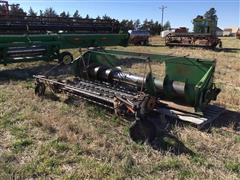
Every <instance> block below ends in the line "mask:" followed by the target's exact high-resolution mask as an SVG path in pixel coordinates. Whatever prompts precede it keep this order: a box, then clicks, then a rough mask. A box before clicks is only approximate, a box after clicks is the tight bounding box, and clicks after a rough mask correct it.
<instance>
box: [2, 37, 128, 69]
mask: <svg viewBox="0 0 240 180" xmlns="http://www.w3.org/2000/svg"><path fill="white" fill-rule="evenodd" d="M127 44H128V34H36V35H0V64H5V65H6V64H8V63H17V62H29V61H37V60H45V61H51V60H54V59H58V60H59V62H60V63H64V64H69V63H71V62H72V60H73V55H72V54H71V53H70V52H69V51H63V52H62V50H64V49H77V48H88V47H98V46H113V45H121V46H126V45H127Z"/></svg>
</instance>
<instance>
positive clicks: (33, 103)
mask: <svg viewBox="0 0 240 180" xmlns="http://www.w3.org/2000/svg"><path fill="white" fill-rule="evenodd" d="M239 42H240V41H236V40H235V39H228V38H224V39H223V46H224V47H226V48H240V45H239ZM152 43H153V44H154V46H152V47H128V48H121V47H115V48H117V49H124V50H129V51H141V52H143V51H144V52H152V53H166V54H174V55H186V54H190V55H191V56H195V57H200V58H216V59H217V68H216V81H217V83H218V85H219V86H221V88H222V89H223V92H222V93H221V95H220V96H219V99H218V101H217V103H219V104H223V105H225V106H226V107H227V108H229V109H232V110H234V111H240V106H239V99H240V98H239V97H240V91H239V87H240V79H239V78H240V74H239V70H240V69H239V68H240V64H239V63H240V62H239V53H240V51H239V50H226V52H214V51H210V50H201V49H187V48H172V49H169V48H167V47H163V46H162V40H161V39H160V38H153V39H152ZM234 46H235V47H234ZM227 51H228V52H227ZM51 64H54V63H51ZM51 64H50V65H51ZM50 65H46V63H44V62H38V63H30V64H23V63H22V64H14V65H9V66H7V67H3V66H1V70H2V71H3V72H4V73H3V74H1V73H0V76H3V75H6V74H9V73H10V75H11V74H12V73H14V72H15V73H16V70H14V69H15V68H16V67H17V68H18V70H17V74H18V75H19V74H21V75H20V78H11V76H9V77H8V80H7V81H6V80H2V79H1V78H3V77H0V178H1V179H8V178H10V177H18V178H19V177H23V178H66V179H67V178H72V179H80V178H86V179H125V178H134V179H200V178H201V179H202V178H203V179H204V178H206V179H239V178H240V135H238V134H236V133H233V132H231V131H224V130H223V128H222V127H223V126H226V127H227V128H228V129H229V130H231V128H232V126H233V124H231V123H229V124H225V123H222V124H220V125H218V126H217V125H216V126H214V127H212V129H211V132H209V133H207V132H202V131H199V130H197V129H196V128H193V127H191V126H188V125H184V126H177V125H176V126H174V127H173V129H172V130H171V133H172V134H173V135H175V136H176V137H177V138H178V139H179V140H180V141H181V142H182V143H183V144H184V145H185V146H186V147H187V148H189V149H190V150H191V151H193V152H194V153H193V154H189V153H186V154H184V153H183V154H180V155H175V154H173V153H171V152H170V149H160V150H155V149H154V148H152V147H151V146H149V145H147V144H144V145H139V144H136V143H134V142H132V141H131V140H130V138H129V136H128V128H129V126H130V125H129V124H125V123H123V122H121V121H120V119H118V118H116V117H114V116H107V115H106V114H107V113H105V111H104V110H103V109H101V108H98V107H95V106H92V105H88V104H86V103H84V102H81V103H78V105H77V106H76V105H72V104H68V103H66V102H64V101H65V99H66V97H64V96H62V97H61V98H60V99H59V98H57V97H54V96H53V95H51V94H49V95H48V96H47V97H46V98H44V99H40V98H37V97H35V95H34V82H33V80H32V78H31V74H32V73H33V72H32V70H31V69H33V70H34V71H35V72H37V73H39V72H44V70H45V69H49V68H50V67H51V66H50ZM137 66H140V65H136V66H134V67H133V68H135V70H139V69H140V67H137ZM34 67H36V68H34ZM39 67H40V68H39ZM22 69H23V70H22ZM153 69H154V70H158V71H159V70H161V69H162V67H160V66H159V65H158V64H154V66H153ZM4 70H5V71H4ZM59 74H61V71H60V72H59ZM14 75H15V74H14ZM3 79H4V78H3ZM233 119H235V120H239V114H238V113H227V114H226V115H225V116H223V117H221V119H220V120H221V122H224V121H230V122H231V120H233ZM220 120H219V121H220ZM156 141H158V140H156Z"/></svg>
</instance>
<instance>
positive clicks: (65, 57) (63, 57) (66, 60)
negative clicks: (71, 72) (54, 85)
mask: <svg viewBox="0 0 240 180" xmlns="http://www.w3.org/2000/svg"><path fill="white" fill-rule="evenodd" d="M58 61H59V63H60V64H64V65H69V64H71V62H72V61H73V55H72V54H71V53H70V52H68V51H64V52H62V53H60V55H59V58H58Z"/></svg>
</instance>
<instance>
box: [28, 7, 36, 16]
mask: <svg viewBox="0 0 240 180" xmlns="http://www.w3.org/2000/svg"><path fill="white" fill-rule="evenodd" d="M28 16H32V17H36V16H37V12H35V11H34V10H33V9H32V7H30V9H29V11H28Z"/></svg>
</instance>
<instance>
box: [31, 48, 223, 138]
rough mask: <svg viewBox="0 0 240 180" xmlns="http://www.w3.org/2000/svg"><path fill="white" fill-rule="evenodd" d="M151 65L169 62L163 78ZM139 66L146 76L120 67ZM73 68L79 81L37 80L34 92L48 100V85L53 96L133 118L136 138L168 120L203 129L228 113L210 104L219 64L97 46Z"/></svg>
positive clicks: (46, 78) (44, 78) (131, 131)
mask: <svg viewBox="0 0 240 180" xmlns="http://www.w3.org/2000/svg"><path fill="white" fill-rule="evenodd" d="M151 62H154V63H164V64H165V75H164V77H162V78H159V77H157V76H156V77H155V75H154V74H156V75H157V74H161V73H162V72H152V70H151ZM134 63H142V64H143V65H144V66H145V70H146V72H145V73H144V74H141V75H140V74H133V73H130V72H125V71H123V70H122V69H121V68H120V67H119V66H122V67H124V66H126V65H127V66H129V65H132V64H134ZM72 66H73V69H74V75H75V78H64V79H55V78H50V77H47V76H42V75H37V76H35V78H36V89H35V93H36V94H37V95H39V96H43V95H44V93H45V90H46V87H47V86H48V87H49V88H50V89H51V90H52V92H55V93H65V94H68V95H69V96H70V97H78V98H81V99H84V100H86V101H89V102H91V103H93V104H97V105H100V106H102V107H105V108H107V109H110V110H112V111H113V112H115V114H116V115H121V116H124V117H128V119H129V120H132V121H133V122H134V123H133V126H132V127H131V128H130V136H131V137H132V138H133V139H137V138H138V137H139V136H140V137H145V136H147V137H152V135H153V134H154V132H155V130H156V128H157V127H158V124H159V121H161V120H163V119H171V118H174V119H180V120H183V121H187V122H191V123H194V124H196V125H198V126H202V125H204V124H206V123H209V122H211V121H213V120H214V119H216V118H217V117H218V116H219V115H220V114H221V113H222V112H223V109H222V108H219V107H216V106H211V105H209V103H210V101H211V100H215V99H216V98H217V95H218V94H219V92H220V89H218V88H216V87H215V85H214V83H213V75H214V69H215V61H210V60H201V59H194V58H188V57H174V56H167V55H158V54H141V53H132V52H124V51H113V50H103V49H98V48H93V49H89V50H88V51H87V52H85V53H84V54H83V55H82V56H80V57H79V58H77V59H76V60H75V61H74V62H73V64H72ZM147 66H148V67H149V71H147V68H146V67H147ZM148 135H149V136H148Z"/></svg>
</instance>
